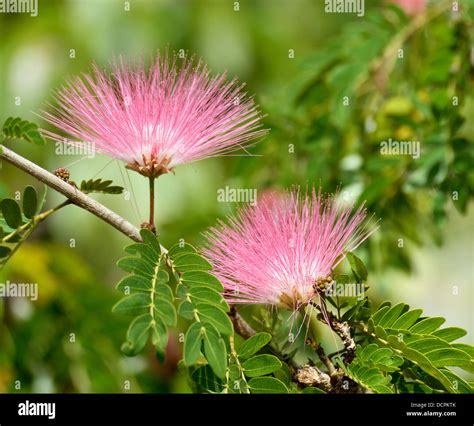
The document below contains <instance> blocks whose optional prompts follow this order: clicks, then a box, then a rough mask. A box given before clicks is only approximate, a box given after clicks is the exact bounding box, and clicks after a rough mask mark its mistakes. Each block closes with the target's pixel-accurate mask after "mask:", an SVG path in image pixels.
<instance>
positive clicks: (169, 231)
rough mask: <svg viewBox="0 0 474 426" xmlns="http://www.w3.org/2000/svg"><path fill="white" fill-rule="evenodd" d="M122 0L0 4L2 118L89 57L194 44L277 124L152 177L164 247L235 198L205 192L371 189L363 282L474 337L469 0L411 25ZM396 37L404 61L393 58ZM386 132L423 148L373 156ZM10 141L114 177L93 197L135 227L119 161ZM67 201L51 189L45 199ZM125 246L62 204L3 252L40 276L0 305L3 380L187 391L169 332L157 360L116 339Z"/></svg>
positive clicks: (311, 8)
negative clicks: (240, 153)
mask: <svg viewBox="0 0 474 426" xmlns="http://www.w3.org/2000/svg"><path fill="white" fill-rule="evenodd" d="M124 3H126V2H123V1H120V0H117V1H113V0H84V1H72V0H71V1H66V0H65V1H59V0H56V1H40V6H39V7H40V10H39V16H38V17H37V18H32V17H29V16H25V15H0V38H1V40H2V43H1V46H0V122H3V121H4V120H5V119H6V118H7V117H9V116H20V117H23V118H26V119H31V120H33V121H37V117H36V116H35V113H37V112H38V111H39V110H40V109H42V108H45V102H46V101H49V100H50V96H51V94H52V90H54V89H55V88H56V87H58V86H60V85H61V84H63V81H64V78H65V77H67V76H72V75H75V74H79V73H81V72H83V71H85V70H88V69H89V67H90V62H91V61H95V62H97V63H99V64H103V65H106V64H107V63H108V61H109V59H110V58H111V56H112V55H113V54H124V55H126V56H129V57H132V58H136V57H138V56H140V54H142V53H143V54H144V55H145V57H147V56H149V55H151V54H154V52H155V51H156V49H158V48H159V49H163V48H165V47H167V46H169V47H170V48H171V49H173V50H179V49H184V50H186V51H189V52H191V53H195V54H196V55H198V56H202V57H203V59H204V60H205V62H206V63H208V65H209V67H210V68H211V69H212V70H213V71H214V72H221V71H224V70H227V71H228V73H229V75H231V76H233V75H237V76H238V77H239V79H240V80H242V81H245V82H246V83H247V88H248V91H249V93H255V94H256V100H257V102H258V103H259V104H260V105H261V107H262V110H263V111H264V113H266V114H267V117H266V118H265V124H266V126H267V127H269V128H271V132H270V134H269V136H268V137H266V138H265V140H264V141H262V143H261V144H259V145H258V146H257V147H256V148H255V149H254V150H252V153H254V154H256V156H255V157H245V158H244V157H228V158H224V159H213V160H206V161H203V162H200V163H196V164H191V165H188V166H183V167H180V168H178V169H177V170H176V176H172V175H166V176H163V177H161V178H160V179H159V181H158V188H157V193H158V229H159V230H160V233H161V235H160V240H161V241H162V242H163V244H165V245H166V246H167V247H170V246H171V245H173V244H174V243H176V242H177V241H178V240H179V239H181V238H184V239H185V240H186V241H188V242H190V243H192V244H195V245H199V244H201V243H202V237H201V232H202V231H204V230H205V229H206V228H207V227H208V226H209V225H212V224H214V222H215V220H216V218H217V217H222V216H224V215H225V213H226V212H228V211H230V210H232V209H234V208H235V207H236V206H235V205H232V204H223V203H218V202H217V195H216V193H217V190H218V189H220V188H224V187H225V186H226V185H229V186H230V187H233V188H235V187H245V188H257V189H258V191H263V190H264V189H265V188H275V187H276V188H285V187H288V186H291V185H293V184H299V185H303V186H305V185H312V184H313V183H315V184H316V185H319V184H320V183H321V185H322V186H323V188H324V189H325V190H326V191H334V190H335V189H336V188H338V187H339V188H340V189H341V191H343V193H344V194H347V196H348V197H350V198H353V199H359V200H367V202H368V207H369V209H370V211H371V212H373V213H374V215H375V217H376V218H381V222H380V225H381V228H380V230H379V232H378V233H377V234H376V235H375V236H374V237H373V238H372V239H371V240H370V242H369V243H368V244H367V245H366V246H365V248H363V249H362V250H361V256H362V257H364V260H365V261H366V264H367V266H368V269H369V270H370V277H369V282H368V284H369V285H370V287H371V290H370V291H371V297H372V298H373V299H375V300H377V299H380V300H382V299H390V300H393V301H394V302H397V301H399V300H404V301H407V302H408V303H410V304H412V305H414V306H419V307H422V308H423V309H424V310H425V312H426V313H427V314H429V315H436V316H438V315H440V316H445V317H447V319H448V321H447V324H448V325H457V326H461V327H464V328H466V329H468V330H469V333H470V334H469V336H470V337H469V336H468V337H465V338H463V339H461V342H463V341H464V342H466V343H471V344H472V342H473V341H472V335H473V329H472V324H473V316H472V301H473V290H472V284H473V282H472V281H473V280H472V278H473V270H472V254H473V243H472V229H473V228H472V227H473V224H474V218H473V216H472V206H471V208H469V207H470V199H471V196H472V192H473V189H474V175H473V167H472V166H473V135H474V127H473V126H474V125H473V122H472V116H473V115H474V99H473V95H472V93H473V90H472V62H471V61H472V59H471V58H470V56H469V55H470V52H469V49H470V46H471V45H472V31H473V29H472V14H473V11H472V9H473V8H472V2H471V1H467V0H466V1H461V2H460V3H461V4H462V6H463V7H470V12H468V13H469V14H468V15H464V17H462V18H461V17H459V19H457V20H453V21H448V19H447V15H446V14H441V15H440V16H433V17H432V19H431V20H430V22H429V23H428V24H427V25H422V26H420V28H419V29H418V30H416V29H414V30H413V34H411V33H409V34H404V30H405V29H406V28H410V26H413V25H414V23H413V22H414V21H413V20H410V19H409V18H407V17H405V16H404V15H403V14H402V13H400V12H399V11H397V10H396V9H395V8H390V7H388V6H387V5H386V4H385V2H383V1H370V2H366V3H367V4H366V6H367V9H366V14H365V17H364V18H357V17H356V16H354V15H350V14H346V15H329V14H325V13H324V6H323V2H322V1H321V2H319V1H310V0H254V1H252V0H241V1H240V2H239V6H240V7H239V9H240V10H239V11H235V10H234V2H233V1H227V0H222V1H219V0H199V1H179V2H176V1H171V0H162V1H147V0H134V1H131V2H130V5H131V10H130V11H125V10H124ZM433 3H434V4H435V5H437V6H439V5H441V6H440V7H442V5H443V3H450V2H441V1H440V2H433ZM403 36H405V38H403ZM400 38H401V39H400ZM405 39H406V42H405ZM398 42H399V44H397V43H398ZM401 47H403V49H404V51H403V55H404V58H403V59H401V60H398V59H397V60H394V61H393V63H392V62H391V61H390V60H389V58H391V57H393V54H394V53H395V52H396V53H398V48H401ZM71 49H73V50H74V56H75V57H74V58H71V53H72V51H71ZM389 54H391V55H392V56H390V55H389ZM385 55H388V56H385ZM293 56H294V57H293ZM344 96H348V97H349V99H350V103H349V106H348V107H345V106H343V103H342V100H343V98H344ZM453 96H458V98H459V106H458V107H453V104H452V98H453ZM16 97H20V98H21V105H16V104H15V100H16V99H15V98H16ZM40 124H41V125H44V123H40ZM390 137H391V138H393V139H395V140H419V141H420V142H421V146H422V154H421V157H420V158H419V159H413V158H411V157H409V156H400V157H396V156H394V157H388V156H381V155H380V147H379V144H380V141H382V140H387V139H388V138H390ZM290 145H291V146H290ZM15 150H17V151H18V152H19V153H20V154H22V155H24V156H26V157H27V158H30V159H32V160H33V161H36V162H38V163H39V164H40V165H42V166H43V167H45V168H47V169H50V170H53V169H55V168H56V167H60V166H68V167H69V169H70V171H71V179H73V180H76V181H78V182H80V181H81V180H83V179H84V180H88V179H93V178H98V177H100V178H102V179H104V180H105V179H112V180H113V182H114V183H115V184H117V185H121V186H124V187H125V190H126V192H125V193H124V194H122V195H120V194H118V195H114V196H110V195H107V194H104V195H102V194H99V195H96V198H97V199H99V200H100V201H101V202H103V203H105V204H106V205H108V206H110V207H111V208H112V209H114V210H116V211H117V212H118V213H119V214H121V215H123V216H124V217H126V218H128V219H129V220H130V221H132V222H133V223H135V224H137V225H138V224H139V223H141V222H143V221H144V220H145V219H146V216H147V194H146V190H147V184H146V181H145V180H144V179H143V178H142V177H141V176H138V175H135V174H134V173H132V172H127V171H125V170H124V169H123V166H122V165H120V164H119V163H118V162H117V161H110V160H108V159H106V158H102V157H98V158H94V159H92V160H90V159H84V160H81V161H77V160H79V158H78V157H71V156H58V155H56V154H55V147H54V144H53V143H50V144H47V145H46V146H35V145H32V144H27V143H24V144H22V143H20V142H18V143H17V144H16V145H15ZM0 177H1V179H0V198H4V197H12V196H15V193H16V192H17V191H22V189H23V188H24V187H25V186H26V185H28V184H33V185H35V186H36V187H37V189H38V190H41V189H42V188H41V185H39V184H38V183H35V182H34V181H32V180H31V179H30V178H29V177H28V176H27V175H25V174H23V173H21V172H19V171H17V170H15V169H14V168H13V167H11V166H8V165H6V164H2V168H1V170H0ZM132 187H133V190H132ZM127 191H129V194H128V193H127ZM344 191H345V192H344ZM453 191H457V193H458V199H457V200H455V201H453V197H452V194H453ZM127 195H130V197H129V199H128V197H127ZM61 201H62V198H61V197H60V196H59V195H57V194H54V191H49V193H48V196H47V199H46V204H47V205H48V206H53V205H56V204H58V203H59V202H61ZM399 239H402V240H403V248H400V247H399ZM72 240H73V241H72ZM72 243H73V244H72ZM128 243H129V241H127V239H126V238H125V237H124V236H122V235H119V234H118V233H117V232H115V231H114V230H112V229H110V228H109V227H108V226H107V225H105V224H103V223H101V222H99V221H98V220H96V219H95V218H93V217H92V216H91V215H88V214H86V213H85V212H83V211H80V210H79V209H75V208H73V207H66V208H65V209H64V210H62V211H61V212H60V213H58V214H56V215H55V216H54V217H53V218H52V219H51V220H49V221H48V222H45V223H43V224H42V225H41V227H40V228H39V229H38V230H36V231H35V233H34V234H33V237H32V238H31V239H30V240H28V242H27V243H25V244H24V245H23V246H22V248H21V249H20V250H19V251H18V252H17V253H16V254H15V257H14V258H13V259H12V261H11V263H10V264H9V265H8V266H7V267H6V268H5V269H4V270H3V271H1V272H0V282H5V281H6V280H10V281H13V282H35V283H38V285H39V292H40V297H39V300H38V301H37V302H34V303H29V302H27V301H21V302H18V303H17V302H15V303H13V304H10V305H9V306H6V305H5V304H4V303H0V314H1V317H2V318H3V321H2V322H1V323H0V392H13V391H18V390H21V391H39V392H45V391H46V392H47V391H57V392H86V391H90V392H122V391H124V381H125V380H129V381H130V383H131V387H130V389H131V391H132V392H141V391H146V392H168V391H174V392H186V391H189V390H190V388H189V385H188V383H187V381H186V379H185V377H184V375H183V374H182V372H181V371H180V370H179V368H178V367H177V360H178V359H179V358H180V354H181V351H182V350H183V347H182V346H183V345H182V343H180V338H179V336H178V335H171V336H170V339H169V345H168V348H167V356H166V361H165V362H164V363H160V362H159V361H158V360H157V359H156V356H155V353H154V352H153V351H146V352H145V353H144V354H142V355H140V356H138V357H136V358H125V357H124V356H123V355H122V354H121V353H120V345H121V344H122V341H123V331H124V330H125V329H126V328H127V324H128V322H127V321H126V319H123V318H121V317H120V316H119V315H113V314H112V313H111V307H112V306H113V305H114V303H115V302H116V301H118V300H119V295H118V293H117V292H116V291H115V290H114V285H115V283H116V282H118V281H119V280H120V278H121V277H122V276H123V272H121V271H120V269H119V268H117V267H116V266H115V263H116V260H117V259H119V258H120V257H122V256H123V246H125V245H126V244H128ZM71 245H73V247H71ZM358 253H359V252H358ZM71 338H74V339H76V343H75V344H74V345H72V344H71V343H70V340H71ZM321 338H322V339H327V341H328V344H330V342H331V339H329V338H328V336H324V335H323V336H322V337H321ZM469 339H470V340H469ZM354 374H355V373H354ZM17 380H20V382H21V389H16V388H15V386H17V385H18V383H16V382H15V381H17ZM254 380H255V379H254ZM471 380H472V378H471ZM261 385H262V386H264V384H261Z"/></svg>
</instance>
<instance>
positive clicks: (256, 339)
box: [237, 333, 272, 359]
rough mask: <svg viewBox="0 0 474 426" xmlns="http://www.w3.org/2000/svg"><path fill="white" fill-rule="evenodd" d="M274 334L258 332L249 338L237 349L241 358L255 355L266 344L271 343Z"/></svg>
mask: <svg viewBox="0 0 474 426" xmlns="http://www.w3.org/2000/svg"><path fill="white" fill-rule="evenodd" d="M271 340H272V336H271V334H269V333H258V334H255V335H254V336H252V337H250V338H249V339H247V340H246V341H245V342H244V343H242V345H241V346H240V348H239V349H238V351H237V354H238V355H239V357H240V358H242V359H246V358H249V357H251V356H252V355H255V354H256V353H257V352H258V351H259V350H260V349H262V348H263V347H264V346H265V345H267V344H268V343H270V341H271Z"/></svg>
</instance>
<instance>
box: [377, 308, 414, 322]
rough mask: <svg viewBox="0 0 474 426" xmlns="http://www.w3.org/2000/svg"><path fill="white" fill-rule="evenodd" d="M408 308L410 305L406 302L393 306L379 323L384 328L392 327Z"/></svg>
mask: <svg viewBox="0 0 474 426" xmlns="http://www.w3.org/2000/svg"><path fill="white" fill-rule="evenodd" d="M408 309H409V308H408V305H406V304H405V303H399V304H398V305H395V306H393V307H392V308H390V309H389V310H388V312H387V313H386V314H385V315H384V316H383V317H382V319H381V320H380V321H379V322H378V325H380V326H381V327H384V328H391V326H392V324H393V323H394V322H395V321H396V320H397V319H398V317H399V316H400V315H402V313H403V312H405V311H407V310H408ZM376 324H377V323H376Z"/></svg>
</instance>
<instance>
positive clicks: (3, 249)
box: [0, 246, 11, 258]
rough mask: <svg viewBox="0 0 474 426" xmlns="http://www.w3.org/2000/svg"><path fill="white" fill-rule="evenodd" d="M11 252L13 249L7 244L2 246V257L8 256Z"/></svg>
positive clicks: (0, 254)
mask: <svg viewBox="0 0 474 426" xmlns="http://www.w3.org/2000/svg"><path fill="white" fill-rule="evenodd" d="M10 253H11V249H10V248H8V247H5V246H0V258H4V257H7V256H8V255H9V254H10Z"/></svg>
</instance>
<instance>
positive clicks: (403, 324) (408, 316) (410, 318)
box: [390, 309, 423, 330]
mask: <svg viewBox="0 0 474 426" xmlns="http://www.w3.org/2000/svg"><path fill="white" fill-rule="evenodd" d="M422 312H423V310H422V309H413V310H412V311H408V312H405V313H404V314H403V315H402V316H401V317H399V318H398V319H397V320H396V321H395V322H394V323H393V325H392V326H391V327H390V328H394V329H396V330H400V329H401V330H408V328H410V327H411V326H412V325H413V324H415V322H416V320H417V319H418V318H419V317H420V315H421V314H422Z"/></svg>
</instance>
